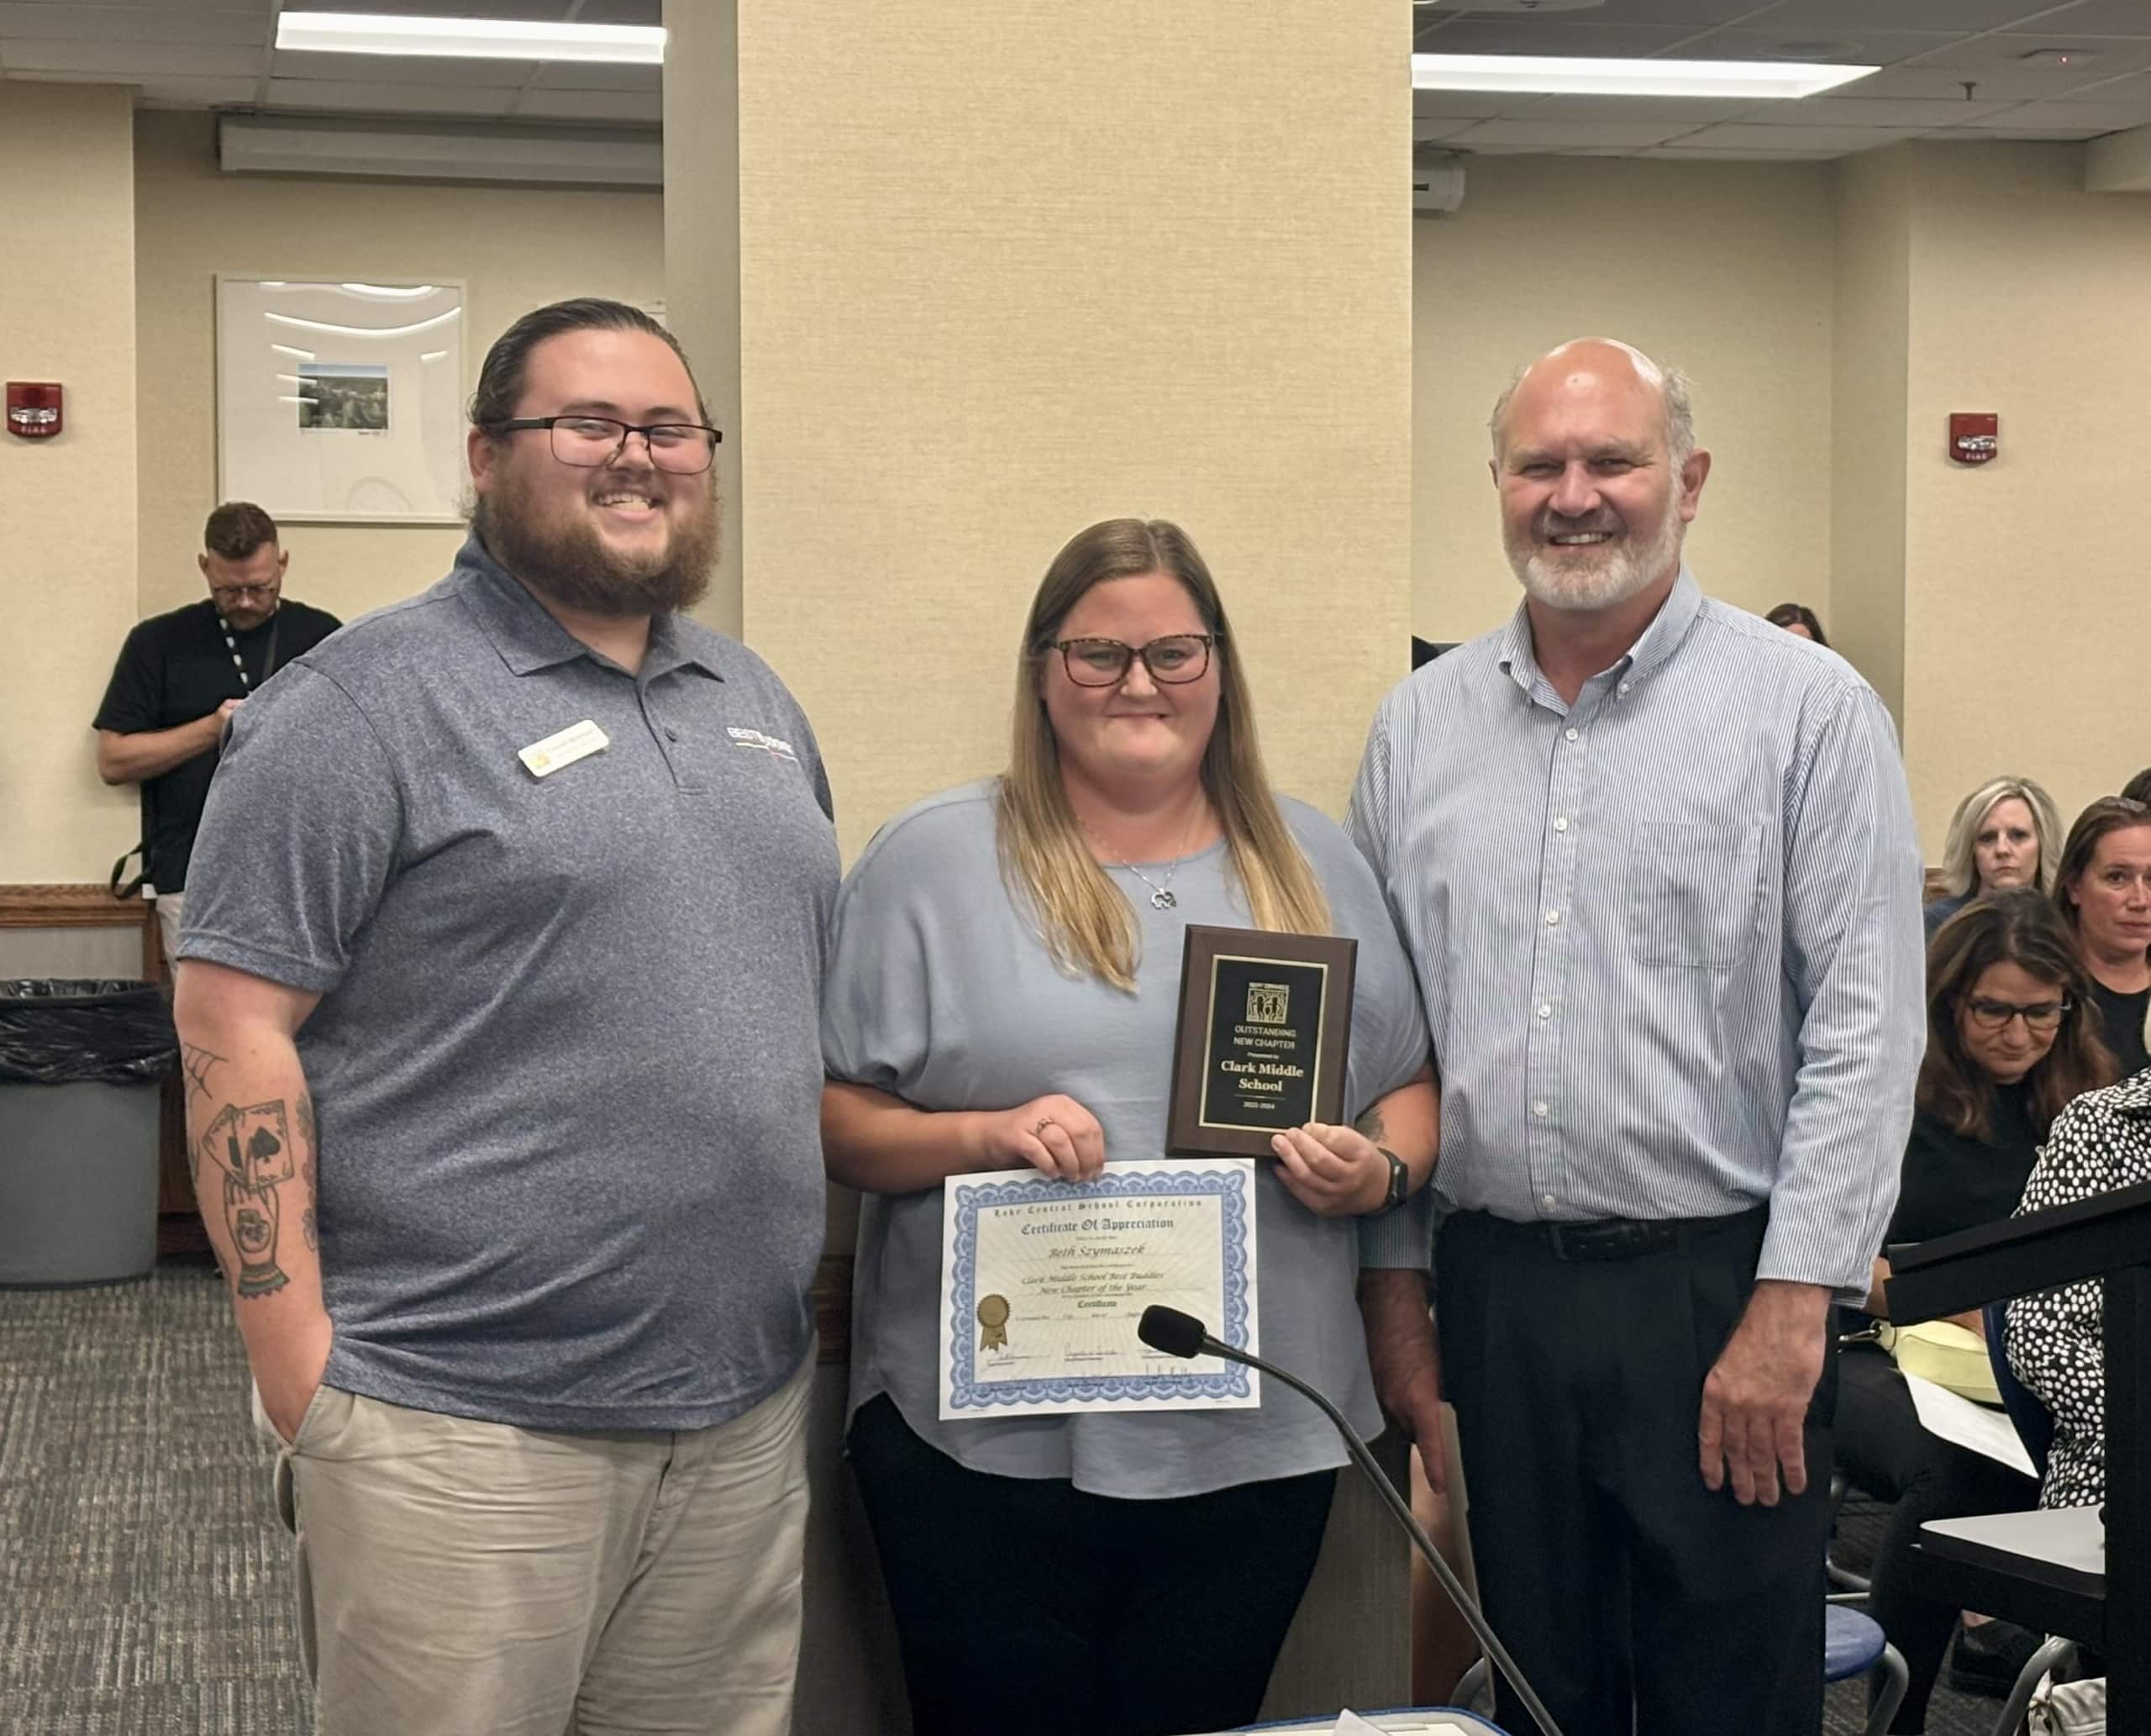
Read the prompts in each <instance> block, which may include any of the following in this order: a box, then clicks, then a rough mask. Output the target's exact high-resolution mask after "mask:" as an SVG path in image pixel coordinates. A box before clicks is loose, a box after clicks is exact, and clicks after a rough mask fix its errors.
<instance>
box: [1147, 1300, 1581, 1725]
mask: <svg viewBox="0 0 2151 1736" xmlns="http://www.w3.org/2000/svg"><path fill="white" fill-rule="evenodd" d="M1181 1318H1183V1319H1185V1318H1187V1317H1186V1316H1182V1317H1181ZM1146 1341H1147V1340H1146ZM1158 1348H1160V1349H1164V1348H1165V1347H1164V1346H1162V1345H1160V1346H1159V1347H1158ZM1201 1354H1202V1355H1206V1356H1218V1357H1223V1359H1224V1360H1226V1361H1228V1362H1239V1363H1244V1364H1245V1365H1247V1366H1248V1367H1249V1368H1251V1369H1255V1370H1260V1372H1261V1373H1263V1374H1265V1375H1267V1376H1269V1377H1270V1379H1271V1380H1273V1381H1282V1382H1283V1383H1284V1384H1285V1385H1286V1386H1289V1387H1291V1389H1292V1391H1295V1392H1296V1393H1298V1394H1299V1395H1300V1397H1302V1398H1304V1399H1306V1400H1307V1402H1309V1403H1311V1404H1312V1405H1313V1406H1314V1407H1316V1408H1317V1410H1319V1411H1320V1412H1322V1413H1323V1415H1324V1416H1325V1417H1327V1418H1329V1421H1330V1424H1331V1426H1332V1427H1333V1428H1335V1429H1336V1431H1337V1432H1338V1434H1340V1435H1341V1436H1343V1437H1344V1446H1345V1449H1346V1450H1347V1451H1348V1452H1349V1453H1350V1454H1351V1455H1352V1462H1353V1463H1354V1465H1358V1466H1359V1469H1360V1470H1363V1471H1365V1473H1366V1477H1367V1481H1369V1482H1370V1483H1372V1484H1373V1485H1374V1486H1375V1493H1376V1494H1377V1495H1379V1496H1381V1498H1382V1501H1383V1502H1384V1504H1385V1505H1386V1506H1387V1507H1388V1508H1389V1511H1390V1514H1391V1518H1394V1519H1395V1520H1396V1523H1398V1524H1400V1525H1402V1527H1403V1528H1404V1529H1405V1533H1406V1534H1407V1535H1408V1536H1409V1537H1410V1538H1411V1539H1412V1544H1413V1546H1414V1547H1416V1548H1417V1549H1418V1551H1419V1554H1420V1555H1421V1556H1422V1557H1423V1559H1424V1560H1425V1561H1426V1564H1427V1565H1428V1567H1430V1568H1431V1569H1433V1575H1434V1577H1435V1579H1437V1580H1438V1581H1440V1583H1441V1588H1442V1590H1443V1591H1445V1592H1447V1593H1448V1594H1449V1602H1451V1603H1454V1605H1455V1606H1456V1607H1457V1610H1458V1612H1459V1613H1460V1614H1461V1615H1462V1616H1463V1618H1464V1619H1465V1621H1466V1622H1468V1623H1470V1625H1471V1631H1472V1632H1473V1633H1475V1634H1476V1635H1478V1637H1479V1644H1480V1645H1482V1646H1484V1647H1485V1648H1486V1655H1487V1657H1488V1658H1489V1659H1490V1660H1492V1662H1493V1665H1494V1667H1495V1668H1496V1670H1500V1671H1501V1674H1502V1676H1504V1677H1506V1678H1507V1681H1508V1685H1509V1686H1511V1687H1512V1688H1514V1689H1515V1690H1516V1693H1517V1698H1518V1699H1519V1700H1521V1701H1523V1707H1524V1710H1525V1711H1526V1712H1529V1713H1530V1714H1531V1716H1532V1718H1533V1719H1534V1720H1535V1721H1536V1722H1537V1723H1538V1728H1539V1730H1540V1732H1541V1733H1542V1736H1561V1727H1560V1726H1559V1724H1557V1723H1554V1715H1553V1714H1552V1713H1551V1712H1548V1711H1547V1710H1546V1707H1545V1705H1544V1702H1542V1701H1541V1700H1540V1699H1539V1697H1538V1695H1537V1694H1536V1693H1534V1692H1533V1691H1532V1686H1531V1684H1530V1683H1529V1682H1528V1681H1525V1680H1524V1679H1523V1670H1520V1669H1518V1668H1517V1662H1516V1660H1515V1659H1513V1658H1512V1657H1511V1656H1510V1655H1509V1652H1508V1648H1507V1646H1505V1645H1503V1644H1501V1641H1500V1639H1497V1638H1496V1635H1495V1633H1494V1630H1493V1629H1492V1628H1490V1627H1488V1626H1487V1625H1486V1617H1485V1616H1483V1615H1481V1614H1480V1612H1479V1606H1478V1604H1477V1603H1475V1602H1473V1601H1472V1597H1471V1594H1470V1592H1469V1591H1465V1589H1464V1586H1463V1584H1462V1582H1461V1581H1459V1580H1458V1578H1457V1576H1456V1575H1455V1574H1454V1572H1453V1571H1451V1570H1450V1568H1449V1563H1448V1562H1446V1561H1444V1560H1442V1558H1441V1552H1440V1551H1439V1550H1438V1549H1436V1548H1435V1547H1434V1544H1433V1539H1432V1538H1430V1537H1428V1535H1427V1533H1426V1531H1425V1529H1424V1528H1423V1527H1422V1526H1421V1525H1420V1523H1419V1521H1418V1520H1417V1518H1415V1517H1414V1516H1413V1514H1412V1504H1411V1503H1410V1502H1407V1500H1405V1498H1404V1497H1402V1495H1400V1494H1398V1493H1397V1492H1396V1485H1395V1484H1394V1483H1392V1482H1391V1481H1390V1480H1389V1477H1388V1475H1387V1473H1386V1472H1385V1471H1384V1470H1382V1468H1381V1465H1379V1464H1377V1463H1376V1462H1375V1455H1373V1453H1372V1452H1370V1450H1368V1447H1367V1444H1366V1443H1365V1441H1363V1440H1361V1439H1359V1430H1357V1429H1356V1428H1353V1426H1352V1425H1351V1424H1350V1423H1349V1422H1347V1421H1346V1420H1345V1418H1344V1412H1342V1411H1340V1410H1338V1408H1337V1407H1336V1406H1335V1405H1333V1404H1332V1403H1331V1402H1329V1401H1328V1398H1326V1397H1323V1395H1322V1394H1321V1393H1319V1392H1317V1391H1315V1389H1314V1388H1313V1387H1312V1386H1309V1385H1307V1382H1306V1381H1302V1379H1300V1377H1299V1376H1297V1375H1293V1374H1287V1373H1286V1371H1285V1370H1283V1369H1281V1368H1280V1367H1278V1366H1277V1365H1276V1364H1275V1363H1272V1362H1265V1361H1264V1360H1262V1359H1261V1358H1260V1356H1250V1355H1248V1354H1247V1352H1246V1351H1244V1350H1241V1349H1235V1348H1234V1347H1233V1345H1231V1344H1221V1343H1220V1342H1219V1341H1218V1340H1217V1339H1214V1338H1212V1337H1211V1336H1210V1334H1208V1333H1207V1332H1206V1333H1204V1334H1202V1352H1201Z"/></svg>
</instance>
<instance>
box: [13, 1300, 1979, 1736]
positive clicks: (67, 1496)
mask: <svg viewBox="0 0 2151 1736" xmlns="http://www.w3.org/2000/svg"><path fill="white" fill-rule="evenodd" d="M270 1460H271V1455H270V1454H269V1453H268V1452H267V1451H266V1450H265V1449H263V1448H262V1446H261V1445H260V1444H259V1443H258V1442H257V1441H256V1439H255V1435H254V1432H253V1429H252V1428H251V1426H250V1423H249V1422H248V1419H247V1381H246V1365H245V1360H243V1358H242V1355H241V1353H240V1349H239V1336H238V1334H237V1333H236V1332H235V1331H234V1328H233V1327H232V1324H231V1313H230V1308H229V1304H228V1303H227V1302H226V1301H225V1299H224V1287H223V1286H222V1284H221V1283H220V1282H219V1281H218V1278H217V1276H216V1274H215V1273H214V1272H213V1270H211V1269H210V1268H209V1266H208V1265H207V1264H206V1263H204V1264H184V1263H181V1264H172V1263H168V1264H166V1265H162V1266H160V1268H159V1269H158V1270H157V1271H156V1272H155V1275H154V1276H151V1277H150V1278H149V1279H147V1280H145V1281H143V1282H140V1283H135V1284H118V1285H106V1286H96V1287H92V1288H85V1289H79V1290H48V1291H0V1732H4V1733H5V1736H242V1733H244V1736H255V1733H276V1736H284V1733H292V1736H304V1733H308V1732H310V1731H311V1730H312V1728H313V1717H312V1713H311V1711H310V1707H309V1701H308V1692H307V1687H306V1683H305V1681H304V1680H303V1678H302V1676H301V1673H300V1670H299V1663H298V1649H297V1641H296V1639H295V1638H294V1636H293V1633H292V1613H291V1579H290V1555H289V1549H288V1544H289V1539H288V1538H287V1535H286V1534H285V1533H284V1530H283V1528H282V1527H281V1526H280V1525H279V1524H278V1523H277V1520H276V1512H275V1510H274V1508H273V1507H271V1504H270V1500H269V1478H268V1472H269V1465H270ZM1880 1528H1881V1519H1880V1509H1879V1508H1877V1507H1874V1506H1873V1505H1872V1504H1871V1503H1864V1502H1857V1501H1855V1502H1850V1503H1849V1504H1848V1507H1847V1510H1846V1512H1844V1514H1843V1517H1842V1519H1841V1522H1840V1526H1839V1541H1838V1559H1839V1560H1841V1561H1843V1562H1844V1563H1845V1565H1849V1566H1851V1567H1853V1568H1854V1569H1855V1570H1858V1568H1859V1566H1860V1565H1861V1564H1862V1563H1863V1562H1864V1560H1865V1559H1866V1557H1867V1556H1868V1555H1869V1554H1870V1553H1871V1551H1872V1550H1873V1548H1874V1545H1875V1538H1876V1537H1877V1536H1878V1535H1879V1534H1880ZM1997 1710H1998V1708H1997V1707H1996V1704H1995V1702H1992V1701H1989V1700H1975V1699H1969V1698H1966V1697H1964V1696H1961V1695H1956V1694H1952V1693H1950V1692H1949V1690H1948V1689H1946V1688H1943V1689H1942V1690H1939V1691H1938V1692H1937V1694H1936V1696H1935V1700H1934V1703H1933V1707H1932V1709H1931V1712H1930V1714H1929V1717H1928V1719H1927V1729H1928V1731H1929V1732H1930V1736H1988V1733H1989V1732H1990V1731H1991V1729H1992V1728H1993V1724H1994V1718H1995V1713H1996V1711H1997ZM1863 1723H1864V1695H1863V1691H1862V1690H1861V1689H1860V1688H1859V1686H1858V1685H1857V1684H1846V1685H1843V1686H1838V1687H1837V1688H1835V1689H1833V1690H1832V1691H1831V1697H1830V1704H1829V1707H1828V1714H1827V1717H1826V1720H1825V1732H1826V1736H1853V1733H1856V1732H1857V1731H1859V1729H1860V1728H1861V1726H1862V1724H1863ZM473 1736H477V1733H473Z"/></svg>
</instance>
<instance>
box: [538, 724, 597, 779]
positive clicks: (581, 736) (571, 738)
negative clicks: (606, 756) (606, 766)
mask: <svg viewBox="0 0 2151 1736" xmlns="http://www.w3.org/2000/svg"><path fill="white" fill-rule="evenodd" d="M612 744H613V743H612V739H611V738H610V737H609V736H607V734H605V732H604V731H603V730H602V729H599V728H598V727H597V724H595V723H592V721H591V720H590V719H589V718H584V719H583V720H582V721H581V723H571V724H569V725H568V727H567V728H566V729H563V730H561V731H560V734H557V735H549V736H547V737H546V738H545V739H544V740H543V741H534V742H532V743H531V744H530V745H529V747H527V748H525V749H523V751H522V752H520V753H519V754H518V755H516V756H515V757H516V758H517V759H518V760H522V761H523V764H524V765H526V766H528V767H529V771H530V775H531V776H533V777H550V776H552V775H553V773H555V772H556V771H559V770H560V768H561V767H562V766H563V765H574V764H575V762H576V760H586V759H588V758H589V757H590V756H591V755H592V754H600V753H602V752H604V750H606V749H607V748H608V747H610V746H612Z"/></svg>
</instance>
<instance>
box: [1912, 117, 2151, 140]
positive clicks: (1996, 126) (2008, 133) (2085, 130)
mask: <svg viewBox="0 0 2151 1736" xmlns="http://www.w3.org/2000/svg"><path fill="white" fill-rule="evenodd" d="M2111 131H2112V128H2110V127H2063V126H2053V127H2012V126H2008V125H2006V124H2003V123H2002V122H2001V121H1996V122H1995V123H1993V124H1991V125H1977V124H1975V125H1973V126H1969V127H1949V128H1946V129H1943V130H1942V131H1940V132H1935V133H1929V134H1927V142H1928V143H1929V144H1932V143H1933V142H1934V141H1935V140H1937V139H1941V140H1943V141H1945V142H1947V143H1949V144H1952V145H1963V144H1968V143H1971V142H1974V141H1976V140H1979V139H2015V140H2017V142H2018V143H2020V144H2025V145H2032V144H2037V143H2040V142H2044V143H2046V144H2048V145H2068V144H2073V143H2080V142H2081V141H2082V140H2084V139H2096V138H2097V137H2098V136H2099V135H2100V134H2101V133H2106V132H2111Z"/></svg>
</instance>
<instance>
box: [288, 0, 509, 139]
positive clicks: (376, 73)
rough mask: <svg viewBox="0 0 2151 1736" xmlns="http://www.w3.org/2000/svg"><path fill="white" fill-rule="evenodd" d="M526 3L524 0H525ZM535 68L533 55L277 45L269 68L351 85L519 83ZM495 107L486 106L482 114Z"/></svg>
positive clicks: (295, 77) (299, 77) (297, 76)
mask: <svg viewBox="0 0 2151 1736" xmlns="http://www.w3.org/2000/svg"><path fill="white" fill-rule="evenodd" d="M526 3H527V0H526ZM537 70H538V63H537V62H536V61H535V60H457V59H454V58H452V57H450V56H446V55H324V54H299V53H294V52H292V51H290V50H281V49H280V50H278V51H277V53H276V61H275V64H274V65H273V66H271V68H270V71H271V74H272V75H273V76H275V77H276V78H278V79H289V80H292V81H294V82H297V81H302V80H310V79H316V78H321V79H327V80H329V81H330V82H334V83H339V84H350V83H353V82H360V83H366V84H431V85H444V86H450V87H465V86H472V85H477V86H502V87H507V88H508V89H515V88H518V87H521V86H523V85H525V84H528V83H529V82H530V79H531V76H532V75H533V74H534V73H535V72H536V71H537ZM493 112H494V111H493V110H492V109H487V110H486V111H485V113H489V114H490V113H493Z"/></svg>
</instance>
